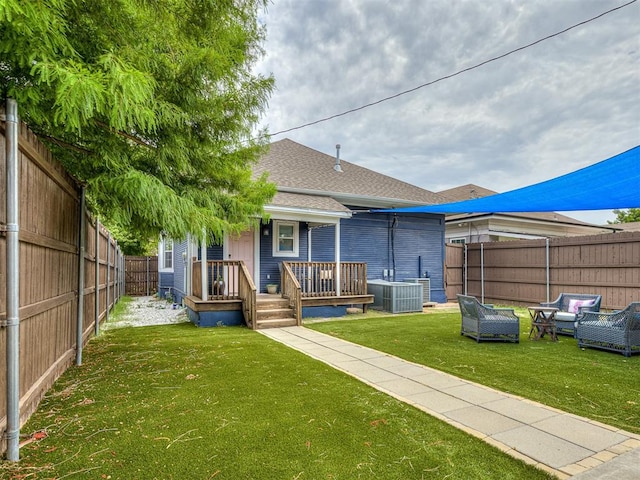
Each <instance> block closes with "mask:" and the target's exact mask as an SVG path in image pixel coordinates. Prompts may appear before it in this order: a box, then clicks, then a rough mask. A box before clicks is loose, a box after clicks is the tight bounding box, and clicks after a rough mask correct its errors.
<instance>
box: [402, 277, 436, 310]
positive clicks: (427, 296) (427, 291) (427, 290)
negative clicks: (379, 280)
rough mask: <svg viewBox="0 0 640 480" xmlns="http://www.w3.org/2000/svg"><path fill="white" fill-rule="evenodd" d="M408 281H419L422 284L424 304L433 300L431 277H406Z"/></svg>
mask: <svg viewBox="0 0 640 480" xmlns="http://www.w3.org/2000/svg"><path fill="white" fill-rule="evenodd" d="M404 281H405V282H407V283H419V284H421V285H422V305H425V304H427V303H429V302H431V279H430V278H405V279H404Z"/></svg>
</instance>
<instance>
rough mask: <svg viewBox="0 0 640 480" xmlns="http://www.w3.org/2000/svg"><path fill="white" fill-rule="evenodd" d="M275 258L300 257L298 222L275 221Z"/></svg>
mask: <svg viewBox="0 0 640 480" xmlns="http://www.w3.org/2000/svg"><path fill="white" fill-rule="evenodd" d="M273 256H274V257H297V256H298V222H283V221H281V220H274V221H273Z"/></svg>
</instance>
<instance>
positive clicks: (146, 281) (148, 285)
mask: <svg viewBox="0 0 640 480" xmlns="http://www.w3.org/2000/svg"><path fill="white" fill-rule="evenodd" d="M145 285H146V287H147V297H148V296H149V290H150V288H149V287H150V285H151V277H149V257H148V256H147V275H146V277H145Z"/></svg>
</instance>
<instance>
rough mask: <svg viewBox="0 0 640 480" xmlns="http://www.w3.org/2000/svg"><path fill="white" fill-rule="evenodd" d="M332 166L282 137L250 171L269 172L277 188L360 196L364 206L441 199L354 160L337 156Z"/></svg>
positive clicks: (318, 154) (331, 158) (330, 160)
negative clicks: (371, 202) (337, 163)
mask: <svg viewBox="0 0 640 480" xmlns="http://www.w3.org/2000/svg"><path fill="white" fill-rule="evenodd" d="M334 165H335V157H334V156H331V155H327V154H324V153H321V152H318V151H317V150H314V149H312V148H309V147H306V146H304V145H301V144H299V143H296V142H294V141H292V140H289V139H284V140H280V141H277V142H274V143H272V144H271V146H270V149H269V152H268V153H267V154H266V155H264V156H263V157H262V158H261V159H260V160H259V161H258V164H257V166H256V167H254V174H255V175H259V174H261V173H263V172H265V171H266V172H269V180H270V181H271V182H273V183H275V184H276V185H277V186H278V190H285V191H287V190H294V191H296V192H298V193H301V192H302V191H308V192H309V193H315V194H325V195H326V196H331V197H338V196H345V197H360V199H361V202H362V203H357V205H366V204H367V198H369V199H371V200H377V201H379V200H380V199H386V200H387V202H386V203H388V204H389V205H390V206H392V205H393V203H394V202H393V200H399V201H402V202H404V203H405V204H406V202H413V203H414V204H416V205H424V204H433V203H443V202H444V199H443V198H442V197H441V196H439V195H438V194H436V193H433V192H431V191H429V190H425V189H423V188H420V187H416V186H415V185H411V184H409V183H406V182H403V181H400V180H397V179H395V178H392V177H389V176H387V175H383V174H381V173H377V172H374V171H373V170H369V169H368V168H364V167H361V166H359V165H356V164H354V163H350V162H347V161H345V160H342V159H341V160H340V166H341V168H342V172H337V171H335V169H334Z"/></svg>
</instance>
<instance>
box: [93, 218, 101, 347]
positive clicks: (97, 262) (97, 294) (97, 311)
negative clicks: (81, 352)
mask: <svg viewBox="0 0 640 480" xmlns="http://www.w3.org/2000/svg"><path fill="white" fill-rule="evenodd" d="M95 244H96V254H95V265H96V272H95V280H96V289H95V294H94V297H95V317H96V325H95V335H96V336H98V333H99V331H100V327H99V325H100V220H99V219H97V218H96V241H95Z"/></svg>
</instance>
